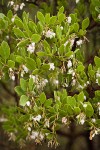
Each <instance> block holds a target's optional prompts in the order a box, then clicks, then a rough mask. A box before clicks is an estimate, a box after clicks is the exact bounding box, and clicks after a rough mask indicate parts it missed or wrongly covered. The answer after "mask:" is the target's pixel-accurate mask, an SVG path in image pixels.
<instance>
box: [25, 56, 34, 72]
mask: <svg viewBox="0 0 100 150" xmlns="http://www.w3.org/2000/svg"><path fill="white" fill-rule="evenodd" d="M26 67H27V68H28V69H30V70H34V69H36V62H35V60H34V59H32V58H29V57H27V58H26Z"/></svg>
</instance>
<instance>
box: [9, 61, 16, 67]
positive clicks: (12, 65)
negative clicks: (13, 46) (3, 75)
mask: <svg viewBox="0 0 100 150" xmlns="http://www.w3.org/2000/svg"><path fill="white" fill-rule="evenodd" d="M8 66H9V67H10V68H14V67H15V62H14V61H12V60H8Z"/></svg>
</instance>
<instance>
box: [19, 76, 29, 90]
mask: <svg viewBox="0 0 100 150" xmlns="http://www.w3.org/2000/svg"><path fill="white" fill-rule="evenodd" d="M20 86H21V89H22V90H23V91H27V82H26V80H24V79H23V78H21V79H20Z"/></svg>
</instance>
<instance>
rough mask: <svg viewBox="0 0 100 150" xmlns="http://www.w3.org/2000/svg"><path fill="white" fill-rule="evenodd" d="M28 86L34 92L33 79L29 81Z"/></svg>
mask: <svg viewBox="0 0 100 150" xmlns="http://www.w3.org/2000/svg"><path fill="white" fill-rule="evenodd" d="M28 86H29V90H30V91H32V90H33V86H34V82H33V79H32V78H30V79H29V84H28Z"/></svg>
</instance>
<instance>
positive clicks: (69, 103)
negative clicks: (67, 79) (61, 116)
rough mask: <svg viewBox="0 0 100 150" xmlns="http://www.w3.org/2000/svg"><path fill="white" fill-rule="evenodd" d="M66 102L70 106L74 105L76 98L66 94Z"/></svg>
mask: <svg viewBox="0 0 100 150" xmlns="http://www.w3.org/2000/svg"><path fill="white" fill-rule="evenodd" d="M67 104H68V105H70V106H71V107H74V106H76V99H75V98H74V97H71V96H67Z"/></svg>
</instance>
